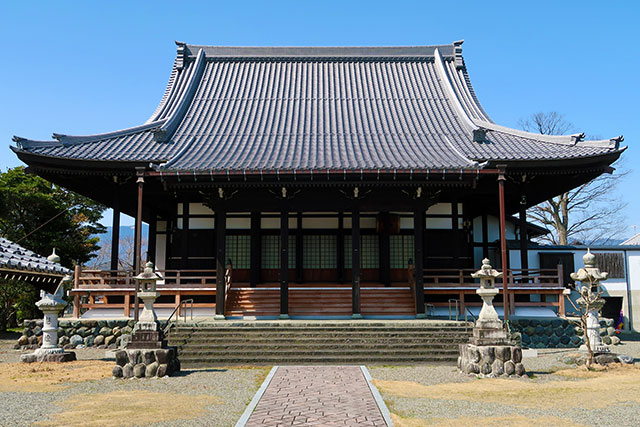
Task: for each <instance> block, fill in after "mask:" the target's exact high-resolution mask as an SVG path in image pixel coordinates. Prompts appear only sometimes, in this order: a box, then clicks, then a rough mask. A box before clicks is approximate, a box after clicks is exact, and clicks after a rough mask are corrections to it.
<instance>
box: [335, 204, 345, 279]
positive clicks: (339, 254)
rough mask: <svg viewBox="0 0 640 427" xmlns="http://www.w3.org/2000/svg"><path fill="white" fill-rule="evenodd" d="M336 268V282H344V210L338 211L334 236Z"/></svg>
mask: <svg viewBox="0 0 640 427" xmlns="http://www.w3.org/2000/svg"><path fill="white" fill-rule="evenodd" d="M336 268H337V269H338V283H344V212H338V236H337V238H336Z"/></svg>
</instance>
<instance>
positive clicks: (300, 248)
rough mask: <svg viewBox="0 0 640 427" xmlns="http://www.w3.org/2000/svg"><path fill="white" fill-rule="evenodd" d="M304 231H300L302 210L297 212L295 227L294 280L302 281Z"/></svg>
mask: <svg viewBox="0 0 640 427" xmlns="http://www.w3.org/2000/svg"><path fill="white" fill-rule="evenodd" d="M303 239H304V233H303V231H302V212H298V227H297V228H296V282H298V283H303V282H304V264H303V263H302V261H303V258H302V257H303V256H304V249H303V246H302V245H303V244H304V240H303Z"/></svg>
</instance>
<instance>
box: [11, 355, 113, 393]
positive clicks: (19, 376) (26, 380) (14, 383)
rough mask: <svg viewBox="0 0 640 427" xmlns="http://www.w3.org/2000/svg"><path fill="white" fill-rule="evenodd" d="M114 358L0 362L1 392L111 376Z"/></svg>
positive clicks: (45, 389) (50, 388)
mask: <svg viewBox="0 0 640 427" xmlns="http://www.w3.org/2000/svg"><path fill="white" fill-rule="evenodd" d="M112 369H113V362H107V361H97V360H91V361H75V362H67V363H0V392H6V391H17V392H49V391H56V390H61V389H64V388H66V387H68V385H65V383H78V382H84V381H93V380H99V379H102V378H108V377H111V370H112Z"/></svg>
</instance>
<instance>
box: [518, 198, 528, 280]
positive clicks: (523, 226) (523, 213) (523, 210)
mask: <svg viewBox="0 0 640 427" xmlns="http://www.w3.org/2000/svg"><path fill="white" fill-rule="evenodd" d="M519 216H520V268H523V269H528V268H529V256H528V250H529V248H528V247H527V243H528V242H527V234H528V233H527V199H526V198H525V195H524V194H523V195H522V199H521V200H520V213H519Z"/></svg>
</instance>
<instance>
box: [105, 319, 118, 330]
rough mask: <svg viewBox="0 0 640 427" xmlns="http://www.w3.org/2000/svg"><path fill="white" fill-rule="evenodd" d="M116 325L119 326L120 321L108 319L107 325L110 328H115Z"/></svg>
mask: <svg viewBox="0 0 640 427" xmlns="http://www.w3.org/2000/svg"><path fill="white" fill-rule="evenodd" d="M116 326H118V321H117V320H107V327H108V328H111V329H113V328H115V327H116Z"/></svg>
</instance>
